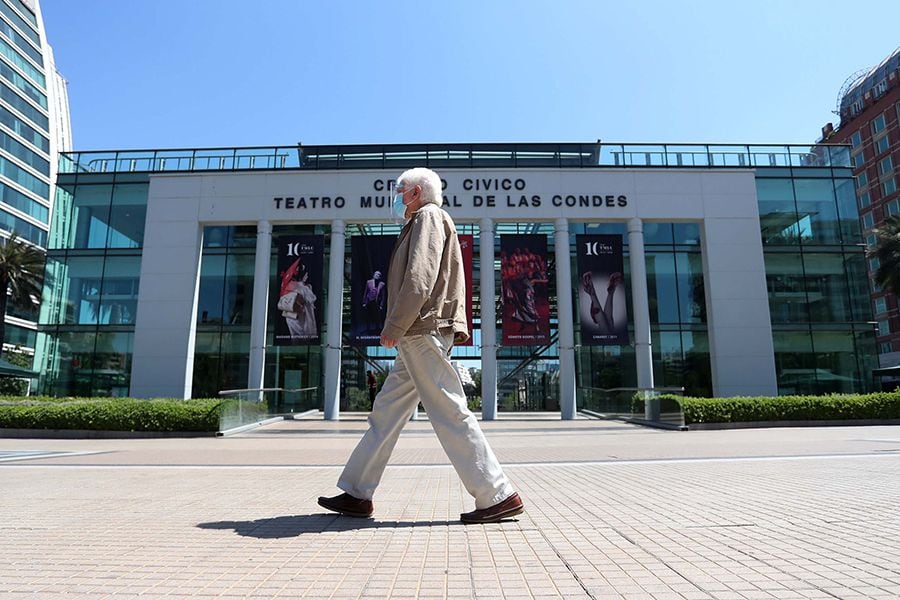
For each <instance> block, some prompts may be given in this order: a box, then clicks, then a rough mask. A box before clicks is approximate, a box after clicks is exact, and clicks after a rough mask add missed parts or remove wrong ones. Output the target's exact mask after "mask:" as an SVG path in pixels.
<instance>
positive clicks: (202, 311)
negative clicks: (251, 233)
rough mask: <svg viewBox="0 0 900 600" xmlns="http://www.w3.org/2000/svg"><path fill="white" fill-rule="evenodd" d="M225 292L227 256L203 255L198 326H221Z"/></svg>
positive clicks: (198, 300) (198, 303)
mask: <svg viewBox="0 0 900 600" xmlns="http://www.w3.org/2000/svg"><path fill="white" fill-rule="evenodd" d="M224 291H225V255H223V254H206V253H204V254H203V258H202V260H201V263H200V293H199V297H198V299H197V324H198V325H209V324H213V323H217V324H221V323H222V321H223V319H222V302H223V297H224Z"/></svg>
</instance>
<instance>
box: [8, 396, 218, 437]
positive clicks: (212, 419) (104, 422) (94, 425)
mask: <svg viewBox="0 0 900 600" xmlns="http://www.w3.org/2000/svg"><path fill="white" fill-rule="evenodd" d="M222 409H223V401H222V400H218V399H198V400H173V399H154V400H137V399H134V398H47V397H35V396H29V397H27V398H10V397H4V398H0V428H11V429H86V430H100V431H154V432H172V431H181V432H214V431H218V429H219V418H220V415H221V411H222Z"/></svg>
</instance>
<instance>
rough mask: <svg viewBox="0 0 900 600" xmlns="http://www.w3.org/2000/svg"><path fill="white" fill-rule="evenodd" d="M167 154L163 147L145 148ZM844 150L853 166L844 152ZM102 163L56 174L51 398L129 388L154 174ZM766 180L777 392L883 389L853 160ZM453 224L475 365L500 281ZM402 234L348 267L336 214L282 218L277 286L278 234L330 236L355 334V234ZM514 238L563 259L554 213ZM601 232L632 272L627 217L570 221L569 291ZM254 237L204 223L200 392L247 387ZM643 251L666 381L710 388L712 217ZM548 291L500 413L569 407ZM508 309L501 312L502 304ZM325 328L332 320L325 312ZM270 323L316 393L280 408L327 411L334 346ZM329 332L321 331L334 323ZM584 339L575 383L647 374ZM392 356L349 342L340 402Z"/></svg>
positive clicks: (288, 379)
mask: <svg viewBox="0 0 900 600" xmlns="http://www.w3.org/2000/svg"><path fill="white" fill-rule="evenodd" d="M157 152H161V151H151V152H150V153H148V154H151V155H155V154H156V153H157ZM193 152H194V154H196V153H197V152H202V151H193ZM209 152H210V154H212V151H209ZM842 155H843V156H844V158H845V162H846V160H848V156H847V155H846V153H843V154H842ZM103 160H106V159H103ZM154 160H156V159H154ZM651 160H652V159H651ZM773 160H774V159H773ZM774 162H776V163H777V161H774ZM92 164H94V165H95V166H96V167H98V168H97V170H95V171H93V172H88V171H77V170H75V171H73V172H70V173H66V174H64V175H62V176H61V177H60V189H59V192H58V198H57V204H56V208H55V210H54V219H53V227H52V230H51V232H50V251H49V254H48V267H47V275H48V284H47V286H46V288H45V295H44V304H43V307H42V311H41V318H40V323H41V326H42V327H41V329H42V332H43V334H42V335H41V341H40V342H39V345H40V349H41V360H42V363H41V366H42V368H43V369H44V370H45V371H46V373H47V375H46V376H45V377H44V378H42V379H41V381H40V390H41V391H42V392H45V393H52V394H58V395H74V394H110V395H117V394H124V393H127V391H128V386H129V377H130V366H131V361H132V352H133V341H134V340H133V336H134V323H135V315H136V311H137V300H138V294H139V292H140V281H139V279H140V277H139V275H140V265H141V247H142V244H143V236H144V230H143V226H144V219H145V215H146V212H147V195H148V188H149V184H148V181H149V174H148V173H146V172H137V171H135V170H134V169H132V168H131V167H132V165H133V164H134V163H131V162H130V160H128V161H125V160H121V161H120V160H118V159H113V160H112V162H110V163H107V168H100V165H101V163H100V162H94V163H92ZM145 164H147V165H151V164H156V163H153V162H147V163H145ZM109 165H113V166H115V167H117V168H121V169H123V170H121V171H117V170H115V169H112V168H110V167H109ZM436 168H439V167H438V166H436ZM755 175H756V190H757V199H758V206H759V217H760V235H761V237H762V241H763V250H764V261H765V268H766V282H767V285H768V294H769V309H770V313H771V321H772V328H773V342H774V348H775V357H774V359H775V364H776V370H777V378H778V388H779V393H782V394H789V393H825V392H852V391H866V390H869V389H872V385H873V382H872V379H871V369H872V368H874V367H875V366H876V365H875V345H874V335H873V329H872V326H871V324H870V321H871V320H872V317H871V310H870V309H869V307H868V301H867V290H866V278H865V268H866V265H865V260H864V255H863V252H862V248H861V246H860V245H859V244H860V242H861V239H860V230H859V222H858V214H857V212H856V207H855V202H854V196H855V190H854V181H853V178H852V176H851V173H850V171H849V169H848V168H847V167H846V165H843V166H841V165H839V166H836V167H832V166H823V163H822V162H821V161H820V162H818V163H814V164H812V163H811V164H810V166H807V167H803V166H794V167H791V166H790V163H789V162H788V163H786V164H785V165H784V166H764V167H757V168H756V169H755ZM458 229H459V232H460V233H462V234H466V233H468V234H473V235H474V236H475V249H476V252H475V258H474V273H473V281H474V296H473V304H474V315H475V330H474V332H473V337H474V342H475V343H474V345H472V346H462V347H457V348H455V349H454V352H453V359H454V360H460V361H463V364H465V365H467V366H469V367H474V368H476V369H477V368H479V363H478V361H479V360H480V352H479V347H480V343H481V335H480V306H481V302H482V297H485V298H490V301H496V299H497V298H498V294H499V292H500V280H499V277H498V278H497V280H496V282H495V283H496V287H495V289H494V290H491V291H490V293H489V294H488V293H483V290H481V289H480V286H479V281H480V269H481V268H482V265H481V263H480V259H479V253H478V248H479V247H480V246H479V243H480V241H479V237H480V234H481V232H480V229H479V225H478V224H477V223H460V224H459V225H458ZM398 232H399V227H398V226H396V225H381V224H361V223H347V229H346V239H345V252H344V255H345V258H344V261H345V264H344V265H343V266H342V267H341V266H336V265H332V264H330V262H331V261H330V255H329V244H328V242H327V238H328V237H329V235H330V233H331V231H330V226H329V225H327V224H321V225H276V226H275V227H274V229H273V233H272V236H273V249H272V260H271V262H270V265H271V267H270V282H271V286H272V287H271V289H270V291H269V297H273V294H277V290H275V288H274V286H275V283H274V282H275V281H276V272H275V268H276V267H275V264H276V261H275V253H274V248H275V246H276V245H277V243H278V238H279V237H280V236H287V235H325V236H326V244H325V259H324V262H325V271H326V273H327V272H329V271H330V270H333V269H341V270H342V271H341V272H342V273H343V281H344V284H343V287H344V291H343V294H344V296H343V303H344V307H345V309H344V311H343V318H344V323H343V329H344V331H345V332H346V331H348V330H349V325H350V321H349V318H350V317H349V315H350V310H349V307H348V303H349V302H350V301H351V299H350V297H349V288H350V264H351V261H352V260H353V257H352V255H351V242H350V240H351V238H352V237H353V236H358V235H395V234H397V233H398ZM512 233H519V234H543V235H546V236H547V241H548V247H547V250H548V257H549V258H550V261H551V263H552V262H553V259H554V257H555V249H556V244H558V243H560V240H559V239H558V237H557V235H556V232H555V229H554V225H553V223H515V222H510V221H506V222H504V221H499V220H498V221H497V222H495V224H494V232H493V235H494V248H495V262H494V265H493V268H494V270H495V272H496V271H497V270H498V269H499V256H500V236H501V235H504V234H512ZM597 233H604V234H620V235H622V236H623V241H624V242H625V247H624V252H625V263H624V267H625V274H624V275H625V280H626V281H628V280H629V277H630V267H629V257H630V254H629V249H628V236H627V232H626V226H625V224H624V223H614V222H603V221H602V219H599V218H598V220H597V221H596V222H589V223H575V222H572V223H570V224H569V236H568V239H566V240H565V241H564V243H566V244H567V245H568V246H569V252H568V255H569V256H570V260H571V261H572V264H571V271H572V273H573V281H572V287H573V289H575V285H576V281H575V278H576V268H575V246H574V245H575V236H576V235H578V234H597ZM255 246H256V226H255V225H221V226H207V227H205V228H204V231H203V248H202V255H201V264H200V275H199V287H198V289H199V295H198V304H197V311H196V342H195V353H194V363H193V368H194V378H193V389H192V395H193V396H194V397H208V396H215V395H216V394H217V393H218V392H219V391H221V390H225V389H239V388H244V387H246V385H247V379H248V369H249V352H250V327H251V315H252V314H253V312H254V306H253V293H252V292H253V279H254V260H255V258H254V257H255ZM644 246H645V265H646V271H647V286H648V292H649V309H650V322H651V337H652V351H653V374H654V381H655V385H656V386H657V387H684V388H685V393H686V394H690V395H697V396H709V395H711V394H712V375H711V357H710V340H709V333H708V323H707V302H708V300H707V297H706V296H707V294H706V289H705V286H704V266H703V261H704V252H715V248H704V247H703V240H702V234H701V225H700V224H699V223H692V222H646V223H645V225H644ZM551 268H552V267H551ZM325 285H326V287H327V278H326V282H325ZM548 286H549V296H550V302H551V308H550V314H551V329H552V331H551V342H550V343H549V344H547V345H546V346H542V347H502V346H501V347H500V348H499V349H498V354H497V364H498V373H497V382H498V398H499V402H498V405H499V408H500V410H556V409H558V407H559V398H558V397H557V394H558V386H557V383H558V377H559V375H558V364H559V360H558V359H559V348H558V327H559V323H558V322H557V320H556V319H557V315H558V310H557V306H556V302H557V290H556V280H555V278H554V277H550V280H549V284H548ZM625 289H626V296H627V300H628V305H629V311H630V310H631V308H630V307H631V290H630V287H629V286H626V288H625ZM327 294H328V290H327V289H326V290H323V295H324V296H325V297H327ZM325 297H323V298H322V301H323V302H324V301H325V299H326V298H325ZM497 318H498V321H499V319H500V316H499V312H498V317H497ZM324 327H325V328H326V329H327V327H328V323H325V324H324ZM267 328H268V332H267V343H266V358H265V376H264V379H265V382H264V383H265V386H266V387H283V388H291V389H296V388H307V387H313V388H316V390H315V391H313V392H311V393H307V394H294V395H287V394H286V395H284V397H280V396H279V397H275V399H274V400H273V401H274V402H275V403H276V404H277V406H276V407H275V409H276V410H277V411H278V412H289V411H291V410H303V409H306V408H314V407H321V406H322V389H323V387H324V382H323V378H324V369H323V361H324V358H323V354H324V353H323V348H322V347H321V346H275V345H274V343H273V336H274V320H273V319H272V318H271V316H270V318H269V319H268V323H267ZM322 333H323V335H322V339H323V340H324V339H325V331H323V332H322ZM631 339H632V340H633V339H634V336H633V331H632V332H631ZM575 346H576V349H575V352H576V364H577V368H576V381H577V387H578V388H579V389H589V388H616V387H633V386H635V385H636V379H637V377H636V359H635V352H634V347H633V344H632V345H626V346H605V347H599V346H587V345H582V344H581V340H580V339H579V330H578V327H577V325H576V326H575ZM392 358H393V352H392V351H387V350H385V349H383V348H380V347H368V348H365V347H363V348H353V347H350V346H345V347H344V348H343V355H342V366H343V368H342V381H341V384H342V386H343V389H342V393H341V398H342V408H343V409H350V408H358V407H355V406H353V405H352V404H351V399H352V398H353V397H355V396H356V394H355V393H351V392H350V391H349V390H351V389H360V390H362V389H364V386H365V371H366V370H367V369H370V368H375V370H376V371H377V370H378V369H379V368H384V367H386V366H387V365H388V361H390V360H392ZM466 361H471V362H466Z"/></svg>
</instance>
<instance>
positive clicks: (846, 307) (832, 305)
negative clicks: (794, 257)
mask: <svg viewBox="0 0 900 600" xmlns="http://www.w3.org/2000/svg"><path fill="white" fill-rule="evenodd" d="M803 263H804V267H805V268H806V288H807V289H806V291H807V298H808V299H809V315H810V320H812V321H820V322H849V321H852V320H853V319H852V317H851V312H850V294H849V293H848V282H847V277H846V275H845V274H844V260H843V256H842V255H841V254H824V253H804V254H803Z"/></svg>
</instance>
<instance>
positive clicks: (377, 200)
mask: <svg viewBox="0 0 900 600" xmlns="http://www.w3.org/2000/svg"><path fill="white" fill-rule="evenodd" d="M391 182H392V180H390V179H376V180H374V182H373V184H372V190H373V192H374V193H373V194H368V195H367V194H364V195H360V196H359V208H387V207H388V206H390V204H391V196H390V185H391ZM441 182H442V184H443V189H444V192H445V193H444V204H443V205H444V207H445V208H454V207H456V208H462V207H463V206H465V205H466V204H464V202H466V203H467V204H468V205H470V206H472V207H475V208H479V207H488V208H490V207H495V206H507V207H512V208H517V207H538V206H542V205H544V204H545V203H549V204H550V205H552V206H559V207H563V206H565V207H569V208H574V207H585V208H589V207H594V208H603V207H608V208H616V207H625V206H628V197H627V196H626V195H624V194H565V193H553V194H549V195H548V194H544V195H542V194H533V193H529V192H528V189H527V188H528V184H527V183H526V181H525V179H522V178H495V177H484V178H480V177H473V178H466V179H463V180H462V188H463V190H464V191H465V192H466V194H448V193H446V192H447V181H446V180H444V179H442V180H441ZM272 201H273V202H274V204H275V208H276V209H278V210H304V209H323V208H339V209H340V208H344V207H345V206H347V199H346V198H345V197H344V196H340V195H335V196H325V195H322V196H275V197H274V198H272Z"/></svg>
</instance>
